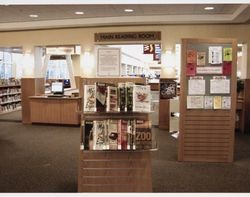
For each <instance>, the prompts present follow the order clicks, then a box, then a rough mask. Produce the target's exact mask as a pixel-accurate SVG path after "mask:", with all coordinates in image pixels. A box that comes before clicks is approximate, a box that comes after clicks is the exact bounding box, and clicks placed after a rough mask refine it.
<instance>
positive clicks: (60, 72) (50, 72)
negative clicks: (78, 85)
mask: <svg viewBox="0 0 250 197" xmlns="http://www.w3.org/2000/svg"><path fill="white" fill-rule="evenodd" d="M46 79H69V71H68V67H67V61H66V59H55V60H51V59H50V60H49V62H48V68H47V73H46Z"/></svg>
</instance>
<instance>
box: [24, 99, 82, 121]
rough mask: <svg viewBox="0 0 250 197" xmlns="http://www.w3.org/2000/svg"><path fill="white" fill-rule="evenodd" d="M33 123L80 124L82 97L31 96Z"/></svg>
mask: <svg viewBox="0 0 250 197" xmlns="http://www.w3.org/2000/svg"><path fill="white" fill-rule="evenodd" d="M29 99H30V112H31V122H32V123H49V124H69V125H79V124H80V114H79V113H78V111H80V103H81V98H80V97H76V98H68V97H47V96H31V97H29Z"/></svg>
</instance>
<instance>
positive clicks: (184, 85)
mask: <svg viewBox="0 0 250 197" xmlns="http://www.w3.org/2000/svg"><path fill="white" fill-rule="evenodd" d="M227 50H228V51H229V52H227V53H225V52H226V51H227ZM236 51H237V41H236V40H235V39H219V38H218V39H216V38H213V39H182V67H181V82H180V84H181V90H180V123H179V129H180V133H179V138H178V160H179V161H199V162H232V161H233V150H234V130H235V116H236V115H235V112H236V59H237V56H236ZM200 52H202V53H200ZM198 53H199V55H201V56H203V57H202V58H200V57H199V56H198ZM228 54H229V56H230V58H228V59H226V57H225V56H226V55H228ZM197 57H199V58H197ZM201 60H203V62H200V61H201ZM198 61H199V63H198ZM223 97H226V99H223Z"/></svg>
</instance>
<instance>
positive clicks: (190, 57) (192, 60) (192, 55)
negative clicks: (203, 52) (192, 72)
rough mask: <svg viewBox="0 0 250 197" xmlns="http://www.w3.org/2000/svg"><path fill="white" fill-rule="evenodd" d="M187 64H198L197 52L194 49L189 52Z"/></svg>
mask: <svg viewBox="0 0 250 197" xmlns="http://www.w3.org/2000/svg"><path fill="white" fill-rule="evenodd" d="M187 63H188V64H195V63H196V51H195V50H193V49H190V50H187Z"/></svg>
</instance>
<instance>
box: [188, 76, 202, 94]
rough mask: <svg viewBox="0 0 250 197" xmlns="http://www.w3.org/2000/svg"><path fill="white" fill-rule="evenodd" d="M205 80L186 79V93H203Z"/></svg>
mask: <svg viewBox="0 0 250 197" xmlns="http://www.w3.org/2000/svg"><path fill="white" fill-rule="evenodd" d="M205 90H206V88H205V80H200V79H190V80H188V95H205Z"/></svg>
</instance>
